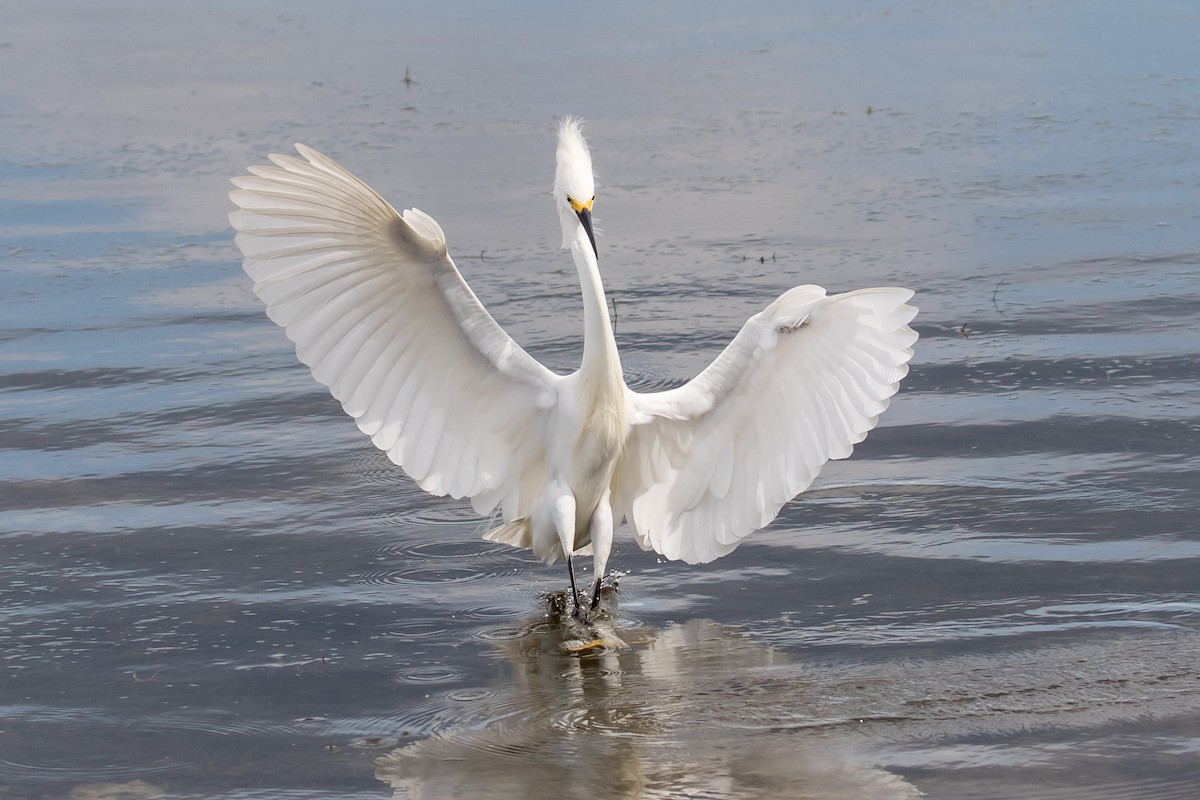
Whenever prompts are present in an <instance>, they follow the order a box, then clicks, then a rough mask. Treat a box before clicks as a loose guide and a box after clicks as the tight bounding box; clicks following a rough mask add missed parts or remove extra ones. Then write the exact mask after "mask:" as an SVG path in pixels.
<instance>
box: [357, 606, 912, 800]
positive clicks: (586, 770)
mask: <svg viewBox="0 0 1200 800" xmlns="http://www.w3.org/2000/svg"><path fill="white" fill-rule="evenodd" d="M502 649H503V651H504V655H505V656H506V659H505V664H506V666H507V667H508V670H507V674H506V676H505V679H504V680H503V682H502V684H501V685H500V686H498V687H496V689H497V694H496V695H493V696H491V697H490V699H489V700H488V702H489V703H490V704H491V705H492V707H493V708H494V709H495V712H494V714H493V715H491V717H492V718H491V721H490V722H488V723H487V724H485V725H476V726H474V727H470V728H467V729H460V730H446V731H442V732H440V733H437V734H435V735H433V736H431V737H430V738H428V739H425V740H423V741H421V742H417V743H414V744H410V745H407V746H405V747H401V748H398V749H396V750H395V751H393V752H391V753H389V754H388V755H386V756H383V757H381V758H380V759H378V760H377V762H376V777H378V778H379V779H380V780H382V781H384V782H386V783H388V784H390V785H391V786H392V787H393V788H394V789H395V790H396V796H397V797H406V798H412V799H413V800H429V799H430V798H463V797H489V798H521V800H540V799H541V798H547V800H549V798H555V799H556V800H562V798H574V797H579V798H588V799H589V800H596V799H597V798H658V797H664V798H665V797H706V798H763V799H764V800H765V799H766V798H814V800H815V799H816V798H821V800H838V798H847V799H849V798H855V800H861V798H875V799H876V800H893V799H895V800H899V799H900V798H913V797H919V796H920V794H919V792H917V791H916V789H915V788H914V787H913V786H912V785H911V784H909V783H907V782H905V781H904V780H902V779H901V778H900V777H898V776H896V775H894V774H892V773H889V772H887V771H885V770H883V769H880V768H877V767H875V766H873V765H871V764H869V763H867V762H866V761H865V760H864V759H863V757H862V756H861V755H860V754H858V753H856V752H855V751H854V750H853V749H852V748H850V747H849V746H845V747H840V746H838V744H837V742H836V740H834V739H832V738H830V737H827V736H821V735H819V734H814V733H813V732H811V731H809V732H797V731H796V730H795V729H792V728H790V727H789V726H787V725H786V724H784V725H780V726H777V727H774V728H773V727H772V725H771V723H770V721H769V720H768V719H767V718H765V717H764V708H767V709H769V708H770V707H772V705H773V704H772V702H771V698H770V694H769V693H770V692H771V691H772V690H773V687H782V686H783V685H784V684H783V682H781V681H772V679H771V672H772V670H773V669H775V668H777V667H778V666H779V665H780V664H783V663H785V662H786V661H787V659H786V657H785V656H784V655H783V654H781V653H779V652H776V651H774V650H772V649H771V648H769V647H765V646H763V645H761V644H757V643H755V642H753V641H751V640H750V639H748V638H747V637H745V636H744V635H743V634H741V633H740V632H738V631H736V630H733V629H730V628H727V627H724V626H721V625H718V624H716V623H714V622H712V621H710V620H703V619H693V620H690V621H688V622H686V623H683V624H671V625H667V626H666V627H663V628H661V629H658V630H654V629H649V628H645V627H641V626H639V625H638V624H637V623H636V622H635V621H632V620H628V619H624V618H622V617H620V616H619V615H617V614H616V613H615V611H614V608H613V603H612V597H611V595H610V596H608V597H606V598H605V603H604V605H602V607H601V614H599V615H598V617H597V618H596V619H594V620H593V622H592V624H591V625H589V626H582V625H580V624H579V623H577V622H575V621H574V620H572V619H570V617H566V616H559V615H557V614H554V613H553V605H552V613H550V614H548V615H545V616H539V617H538V618H536V619H530V620H528V621H527V622H526V626H525V634H524V635H523V636H522V637H520V638H517V639H513V640H510V641H508V642H505V643H504V644H503V645H502ZM497 698H499V699H497ZM778 700H779V701H780V702H781V703H783V704H784V705H789V704H791V703H794V700H793V699H790V698H785V697H781V698H778ZM745 709H751V710H750V711H749V712H748V713H743V710H745ZM468 716H470V715H468ZM476 718H478V717H476Z"/></svg>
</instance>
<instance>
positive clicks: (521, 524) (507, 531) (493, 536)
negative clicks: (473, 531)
mask: <svg viewBox="0 0 1200 800" xmlns="http://www.w3.org/2000/svg"><path fill="white" fill-rule="evenodd" d="M483 538H484V539H486V540H487V541H489V542H503V543H504V544H511V545H512V546H513V547H525V548H532V547H533V527H532V526H531V525H530V524H529V517H525V518H524V519H514V520H513V521H512V522H506V523H504V524H503V525H498V526H497V527H495V528H492V529H491V530H490V531H488V532H487V533H485V534H484V535H483Z"/></svg>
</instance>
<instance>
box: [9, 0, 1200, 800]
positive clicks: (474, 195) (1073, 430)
mask: <svg viewBox="0 0 1200 800" xmlns="http://www.w3.org/2000/svg"><path fill="white" fill-rule="evenodd" d="M401 5H403V7H401ZM1198 32H1200V12H1198V11H1196V10H1195V8H1194V6H1193V4H1190V3H1184V2H1168V1H1167V0H1153V1H1152V2H1146V3H1140V4H1136V5H1134V4H1128V3H1124V2H1116V1H1115V0H1114V1H1113V2H1094V3H1086V4H1085V3H1069V2H1067V3H1062V2H1038V1H1037V0H1034V1H1033V2H1022V3H1006V2H980V3H975V2H908V3H889V2H855V3H849V4H847V3H840V2H832V0H830V2H813V3H805V4H792V3H778V4H770V3H766V4H755V5H749V6H746V5H745V4H742V5H739V6H737V7H730V6H729V5H728V4H716V3H713V4H706V3H687V4H684V3H677V4H667V5H664V6H661V7H659V8H657V9H656V10H653V11H648V10H635V9H633V8H632V7H629V8H626V9H624V10H616V11H613V10H609V9H602V8H601V7H600V6H599V5H596V6H594V7H591V8H588V7H587V6H586V5H579V4H576V5H574V6H562V5H559V4H548V3H547V4H541V3H532V2H529V3H510V4H496V5H495V7H493V6H492V5H491V4H484V3H475V4H462V5H456V6H454V7H452V8H444V7H438V6H435V5H432V4H431V5H429V6H412V5H408V4H391V3H382V2H381V3H361V4H353V5H348V6H346V7H343V8H339V9H338V10H336V11H335V10H334V8H333V6H328V5H325V4H317V3H303V2H302V3H294V2H293V3H287V4H255V5H252V6H250V7H248V8H246V7H243V4H241V3H233V2H222V3H205V4H191V5H186V6H185V5H183V4H160V3H149V2H147V3H134V2H125V1H124V0H120V1H118V2H110V3H104V4H93V3H83V2H61V3H54V4H48V3H40V2H15V3H12V2H8V3H4V4H3V5H0V130H2V131H3V146H2V147H0V655H2V659H0V667H2V669H3V672H2V673H0V798H3V800H13V799H14V798H17V799H20V800H25V798H38V799H39V800H40V799H41V798H72V800H84V799H85V798H90V799H91V800H100V799H103V798H106V799H107V800H114V799H115V798H123V799H124V800H133V798H151V797H189V798H231V799H232V798H238V799H241V798H347V797H354V798H384V797H391V796H398V797H410V798H449V797H458V798H461V797H494V798H507V797H514V798H530V799H534V798H541V797H555V798H576V797H579V798H582V797H587V798H608V797H629V798H635V797H653V798H665V797H672V798H683V797H707V798H881V799H882V800H890V799H891V798H910V797H917V796H922V795H924V796H927V797H931V798H970V799H972V800H974V799H979V800H982V799H983V798H1013V797H1021V798H1055V799H1060V798H1088V799H1089V800H1093V799H1096V798H1099V799H1100V800H1116V799H1117V798H1121V799H1125V798H1160V799H1161V798H1167V799H1168V800H1169V799H1170V798H1193V797H1196V796H1197V792H1198V791H1200V789H1198V786H1200V585H1198V582H1197V574H1198V569H1200V528H1198V524H1197V519H1200V479H1198V478H1197V467H1198V466H1200V435H1198V431H1200V425H1198V423H1200V417H1198V416H1197V412H1196V400H1195V398H1196V393H1197V390H1198V389H1200V371H1198V368H1197V355H1198V353H1200V337H1198V336H1197V334H1196V331H1197V329H1198V328H1200V311H1198V310H1197V309H1198V303H1200V278H1198V275H1200V268H1198V265H1200V242H1198V239H1197V216H1198V213H1200V212H1198V211H1197V209H1200V188H1198V187H1200V62H1198V61H1197V58H1196V55H1195V41H1196V35H1197V33H1198ZM406 68H407V69H408V70H409V77H410V82H408V83H406V82H404V81H403V80H402V78H403V76H404V74H405V69H406ZM564 113H573V114H580V115H583V116H584V117H586V118H587V120H588V127H587V131H588V133H589V135H590V138H591V142H592V146H593V154H594V158H595V162H596V167H597V171H598V173H599V184H598V197H597V201H596V213H597V217H598V219H599V221H600V227H601V229H602V232H601V235H600V246H601V248H602V259H601V263H602V265H603V269H604V271H605V279H606V282H607V285H608V288H609V290H610V293H611V295H612V297H613V298H614V299H615V304H616V313H617V338H618V342H619V345H620V347H621V348H622V353H623V358H624V361H625V364H626V368H627V372H628V373H629V380H630V382H631V383H633V384H634V385H636V386H638V387H643V388H644V387H660V386H667V385H674V384H677V383H679V382H681V381H683V380H686V379H687V378H689V377H690V376H692V375H693V374H695V372H697V371H698V370H699V369H701V368H702V367H703V366H704V365H705V364H706V363H707V362H708V360H710V359H711V358H712V357H713V356H714V355H715V354H716V353H717V352H718V351H719V350H720V348H721V347H722V346H723V344H724V342H725V341H727V340H728V338H729V337H731V336H732V335H733V333H734V332H735V331H736V330H737V328H738V327H739V326H740V324H741V323H742V321H743V320H744V319H745V318H746V317H747V316H748V315H750V314H752V313H754V312H755V311H756V310H758V309H759V308H761V307H762V306H763V305H764V304H765V303H766V302H768V301H769V300H770V299H772V298H773V297H775V296H776V295H777V294H778V293H779V292H781V291H782V290H784V289H786V288H788V287H789V286H792V285H794V284H799V283H810V282H811V283H819V284H822V285H824V286H826V287H828V288H830V289H831V290H834V291H841V290H846V289H851V288H856V287H860V286H871V285H893V284H895V285H903V286H909V287H911V288H913V289H915V290H916V291H917V300H916V302H917V303H918V304H919V305H920V307H921V314H920V316H918V318H917V320H916V327H917V328H918V329H919V331H920V334H921V340H920V342H919V343H918V348H917V352H916V357H915V359H914V361H913V368H912V372H911V374H910V376H909V378H908V379H907V380H906V382H905V383H904V386H903V390H902V392H901V394H900V395H899V396H898V397H897V399H896V401H895V402H894V403H893V406H892V408H891V409H890V410H889V411H888V412H887V414H886V415H885V416H884V418H883V421H882V424H881V426H880V427H879V429H878V430H876V431H875V432H874V433H873V434H872V435H871V437H870V438H869V439H868V440H867V441H866V442H865V443H864V444H862V445H861V446H859V447H858V448H857V450H856V452H855V454H854V457H853V458H852V459H850V460H849V461H845V462H838V463H834V464H831V465H829V467H828V468H827V469H826V470H825V472H824V473H823V474H822V477H821V478H820V479H819V480H818V481H817V483H816V484H815V485H814V486H813V488H812V490H811V491H809V492H808V493H806V494H805V495H803V496H802V497H801V498H800V499H799V500H798V501H796V502H794V503H792V504H791V505H789V506H788V507H787V508H785V510H784V512H783V513H782V514H781V516H780V518H779V520H777V521H776V523H775V524H773V525H772V526H771V527H770V528H768V529H767V530H764V531H761V532H759V533H757V534H755V535H754V536H752V537H751V538H750V539H749V540H747V542H746V543H745V544H743V545H742V547H741V548H740V549H738V550H737V551H735V552H734V553H733V554H731V555H730V556H728V557H726V558H724V559H721V560H719V561H717V562H715V563H713V564H709V565H705V566H698V567H689V566H686V565H683V564H677V563H669V562H664V561H662V560H660V559H658V558H657V557H655V556H654V554H652V553H651V554H647V553H642V552H641V551H639V550H638V549H637V547H636V546H635V545H634V544H633V543H632V541H630V540H629V539H628V537H623V538H622V537H621V534H618V537H619V541H618V545H617V547H616V550H615V552H614V559H613V564H614V566H615V567H616V568H617V569H619V570H621V571H623V572H624V573H625V575H624V577H623V578H622V580H621V584H620V589H619V591H618V593H617V595H616V596H615V597H614V598H609V599H608V601H607V603H608V607H609V609H610V611H611V614H612V617H611V619H609V620H608V621H607V622H606V623H605V624H604V630H603V631H602V632H603V634H604V635H603V637H602V639H603V642H602V644H601V645H599V646H596V647H592V648H589V649H586V650H583V651H580V652H574V651H573V650H572V647H577V645H573V644H572V641H573V639H574V638H575V637H577V636H578V631H575V630H573V629H572V628H570V627H569V626H564V625H563V624H562V623H561V622H559V621H558V620H556V619H555V618H553V617H550V616H548V615H547V606H546V600H545V598H544V594H545V593H546V592H550V591H554V590H560V589H562V588H563V586H564V584H565V574H563V571H562V570H561V569H559V568H553V569H551V568H546V567H544V566H542V565H539V564H537V563H535V562H533V561H532V559H531V558H530V557H529V556H528V555H527V554H525V553H522V552H518V551H515V550H510V549H507V548H505V547H504V546H501V545H493V544H489V543H485V542H483V541H481V540H480V538H479V533H480V530H481V528H482V525H481V523H480V522H479V521H478V520H476V519H475V518H474V517H473V516H472V515H471V513H469V509H468V508H466V507H465V505H464V504H462V503H458V502H454V501H450V500H444V499H434V498H429V497H426V496H424V495H423V494H422V493H421V492H420V491H419V490H417V489H416V488H415V487H414V486H413V484H412V483H411V482H410V481H408V479H407V478H405V477H404V476H403V475H402V474H400V473H399V472H398V471H397V470H396V469H395V468H394V467H392V466H391V465H390V464H389V463H388V462H387V461H386V459H385V458H384V457H383V456H382V455H380V454H378V453H377V452H375V451H374V450H373V449H372V448H371V447H370V445H369V443H368V442H367V441H366V439H365V438H364V437H362V436H361V435H360V434H359V433H358V432H357V430H356V429H355V427H354V425H353V423H352V422H351V421H350V420H348V419H347V418H345V417H344V416H343V414H342V413H341V411H340V409H339V408H338V406H337V404H336V403H335V402H334V401H332V400H331V399H330V398H329V397H328V396H327V395H326V394H325V392H324V391H323V390H322V389H321V388H320V387H319V386H318V385H317V384H315V382H313V380H312V379H311V378H310V377H309V375H308V374H307V370H305V369H304V368H303V367H302V366H300V365H299V364H298V363H297V362H296V361H295V359H294V357H293V355H292V353H291V350H290V347H289V345H288V343H287V342H286V340H285V339H284V337H283V335H282V333H281V332H280V331H279V330H277V329H276V328H275V326H274V325H272V324H270V323H269V322H268V321H267V319H266V318H265V316H264V315H263V314H262V312H261V309H260V308H259V306H258V304H257V301H256V300H255V299H254V298H253V296H252V295H251V293H250V290H249V281H248V280H247V279H246V278H245V276H244V275H243V274H242V273H241V270H240V266H239V259H238V254H237V253H236V250H235V248H234V246H233V244H232V234H231V231H230V230H229V228H228V225H227V222H226V220H225V214H226V212H227V211H228V210H229V208H230V205H229V203H228V201H227V198H226V192H227V190H228V184H227V179H228V178H229V177H230V176H232V175H234V174H239V173H240V172H241V171H242V170H243V168H244V167H245V166H246V165H247V164H250V163H260V162H261V160H262V158H263V157H264V155H265V154H266V153H268V152H282V151H285V150H287V149H288V148H289V147H290V145H291V143H292V142H293V141H302V142H305V143H306V144H309V145H311V146H314V147H317V148H318V149H321V150H323V151H325V152H327V153H328V154H330V155H331V156H333V157H334V158H336V159H338V160H340V161H342V162H343V163H344V164H345V165H346V166H347V167H349V168H350V169H352V170H353V171H355V172H357V173H358V174H360V175H361V176H363V177H364V178H365V179H366V180H368V181H369V182H370V183H372V184H373V185H374V186H375V187H376V188H377V189H379V190H380V191H381V192H382V193H383V194H384V195H385V196H387V197H388V198H389V199H391V200H392V201H393V203H395V204H396V205H398V206H401V207H406V206H409V205H417V206H419V207H420V208H422V209H423V210H425V211H427V212H429V213H431V214H432V215H433V216H434V217H435V218H436V219H438V220H439V222H440V223H441V224H442V226H443V227H444V228H445V230H446V231H447V235H448V237H449V240H450V247H451V251H452V253H454V254H456V255H457V256H458V260H459V264H460V267H461V268H462V271H463V272H464V274H465V275H466V277H467V279H468V281H469V282H470V283H471V285H472V286H473V287H474V288H475V290H476V292H477V293H478V294H479V295H480V297H481V299H482V300H483V302H484V303H485V304H486V305H487V306H488V308H489V309H490V310H492V312H493V314H494V315H495V316H496V317H497V319H498V320H499V321H500V322H501V323H502V324H503V325H505V326H506V328H508V330H510V331H511V332H512V333H513V335H514V336H515V337H516V338H517V339H518V341H520V342H521V343H522V344H523V345H525V346H526V347H527V348H528V349H529V350H530V351H531V352H532V353H534V354H535V355H536V356H537V357H539V358H541V359H542V360H543V361H545V362H546V363H548V364H549V365H551V366H553V367H554V368H556V369H559V370H563V371H565V370H569V369H571V368H573V366H574V365H575V364H576V363H577V359H578V357H579V352H580V344H581V343H580V334H581V324H580V320H579V300H578V286H577V283H576V278H575V274H574V270H573V268H572V266H571V264H570V260H569V258H568V257H567V255H566V254H565V253H562V252H561V251H559V250H558V249H557V248H556V241H555V239H554V236H555V234H556V231H557V222H556V220H555V218H554V215H553V213H552V210H551V209H552V206H551V200H550V196H549V188H550V180H551V177H552V171H553V147H554V140H553V131H554V118H555V115H559V114H564Z"/></svg>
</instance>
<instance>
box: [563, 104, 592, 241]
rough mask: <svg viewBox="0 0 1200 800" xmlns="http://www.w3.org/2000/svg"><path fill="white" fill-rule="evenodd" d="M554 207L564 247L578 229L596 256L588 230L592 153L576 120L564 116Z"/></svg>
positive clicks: (590, 214) (590, 230)
mask: <svg viewBox="0 0 1200 800" xmlns="http://www.w3.org/2000/svg"><path fill="white" fill-rule="evenodd" d="M555 162H556V168H555V170H554V204H555V206H556V207H557V208H558V220H559V222H560V223H562V232H563V243H562V246H563V247H564V248H566V247H570V246H571V244H572V243H573V242H575V240H576V237H577V236H578V234H579V229H580V228H581V227H582V228H583V230H584V232H586V233H587V237H588V241H589V242H591V244H592V252H593V253H596V235H595V233H593V231H592V201H593V200H595V199H596V179H595V177H594V176H593V175H592V154H591V153H590V152H588V146H587V142H586V141H585V140H584V138H583V132H582V131H581V130H580V127H579V120H577V119H575V118H574V117H565V118H564V119H563V121H562V124H560V125H559V126H558V153H557V155H556V157H555Z"/></svg>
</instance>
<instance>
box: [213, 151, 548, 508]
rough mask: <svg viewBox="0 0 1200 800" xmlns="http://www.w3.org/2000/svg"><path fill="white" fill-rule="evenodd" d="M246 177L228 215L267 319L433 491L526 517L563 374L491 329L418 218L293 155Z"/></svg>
mask: <svg viewBox="0 0 1200 800" xmlns="http://www.w3.org/2000/svg"><path fill="white" fill-rule="evenodd" d="M296 149H297V150H298V151H299V153H300V155H301V156H303V157H304V160H301V159H298V158H295V157H292V156H280V155H272V156H270V159H271V161H272V162H273V164H274V166H259V167H250V168H249V172H250V175H248V176H244V177H240V178H235V179H234V180H233V183H234V185H235V186H236V187H238V188H237V189H235V190H234V191H233V192H231V193H230V198H231V199H232V200H233V202H234V203H235V204H236V205H237V206H238V207H239V210H237V211H234V212H232V213H231V214H230V215H229V219H230V221H231V222H232V223H233V227H234V228H236V229H237V231H238V234H237V244H238V246H239V247H240V248H241V250H242V253H243V254H244V255H245V257H246V259H245V264H244V267H245V270H246V272H247V273H248V274H249V275H250V277H251V278H253V279H254V281H255V284H254V292H255V294H257V295H258V296H259V298H260V299H261V300H262V301H263V302H264V303H266V305H267V315H268V316H269V317H270V318H271V319H272V320H273V321H274V322H275V323H277V324H278V325H280V326H282V327H283V328H284V330H286V331H287V335H288V338H289V339H291V340H292V341H293V342H295V344H296V355H297V356H298V357H299V359H300V360H301V361H303V362H304V363H305V364H307V365H308V366H309V367H310V368H311V369H312V374H313V377H315V378H316V379H317V380H318V381H320V382H321V383H323V384H324V385H325V386H327V387H329V390H330V392H331V393H332V394H333V396H334V397H335V398H337V400H338V401H339V402H341V404H342V408H344V409H345V410H346V413H347V414H349V415H350V416H352V417H354V419H355V421H356V422H357V423H358V427H359V428H360V429H361V430H362V431H363V433H365V434H367V435H368V436H370V437H371V441H372V442H374V443H375V446H376V447H378V448H379V449H380V450H383V451H385V452H386V453H387V455H388V457H389V458H390V459H391V460H392V461H394V462H395V463H396V464H399V465H400V466H401V467H403V468H404V470H405V471H406V472H407V473H408V474H409V475H410V476H412V478H413V479H414V480H415V481H416V482H417V483H418V484H419V485H420V486H421V487H422V488H423V489H425V490H426V491H429V492H431V493H433V494H438V495H443V494H449V495H453V496H454V497H470V498H471V499H472V502H473V504H474V506H475V508H476V510H477V511H479V512H480V513H481V514H487V513H489V512H490V511H491V510H492V509H493V508H494V507H495V506H496V505H497V503H500V502H503V507H504V516H505V518H506V519H515V518H518V517H521V516H524V514H525V513H527V512H528V508H529V506H530V505H531V504H532V502H533V500H535V499H536V498H535V497H533V496H532V495H533V494H534V493H535V492H536V491H537V490H538V489H539V488H540V485H541V481H542V480H543V478H544V473H545V466H544V463H543V453H544V452H545V441H544V436H545V431H546V429H547V425H546V417H547V413H548V409H549V408H550V407H552V405H553V404H554V402H555V386H556V384H557V383H558V381H559V380H560V378H559V376H557V375H555V374H554V373H553V372H551V371H550V370H548V369H546V368H545V367H543V366H542V365H541V364H539V363H538V362H537V361H536V360H534V359H533V358H532V357H531V356H530V355H529V354H528V353H526V352H525V351H524V350H522V349H521V347H520V346H519V345H517V343H516V342H514V341H513V340H512V339H511V338H510V337H509V336H508V335H507V334H506V333H505V332H504V331H503V330H502V329H501V328H500V326H499V325H497V324H496V321H495V320H494V319H492V317H491V315H490V314H488V312H487V311H486V310H485V309H484V308H483V306H482V305H481V304H480V302H479V300H478V298H476V297H475V294H474V293H473V292H472V291H471V289H470V287H468V286H467V284H466V282H465V281H464V280H463V278H462V275H461V274H459V271H458V268H457V267H455V265H454V262H453V261H452V260H451V259H450V257H449V256H448V255H447V253H446V237H445V235H444V234H443V233H442V229H441V227H440V226H439V225H438V224H437V222H435V221H434V220H433V218H432V217H430V216H428V215H427V214H424V213H423V212H421V211H418V210H417V209H409V210H408V211H405V212H404V214H403V215H401V214H398V213H397V212H396V210H395V209H394V208H392V207H391V206H390V205H389V204H388V203H387V201H385V200H384V199H383V198H382V197H380V196H379V195H378V194H377V193H376V192H375V191H374V190H372V189H371V188H370V187H369V186H367V185H366V184H365V183H363V182H362V181H360V180H359V179H358V178H356V177H354V176H353V175H351V174H350V173H349V172H347V171H346V170H345V169H343V168H342V167H340V166H339V165H337V164H336V163H334V162H333V161H331V160H330V159H328V158H326V157H325V156H323V155H321V154H320V153H318V152H316V151H314V150H312V149H310V148H308V147H305V146H303V145H299V144H298V145H296Z"/></svg>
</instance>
